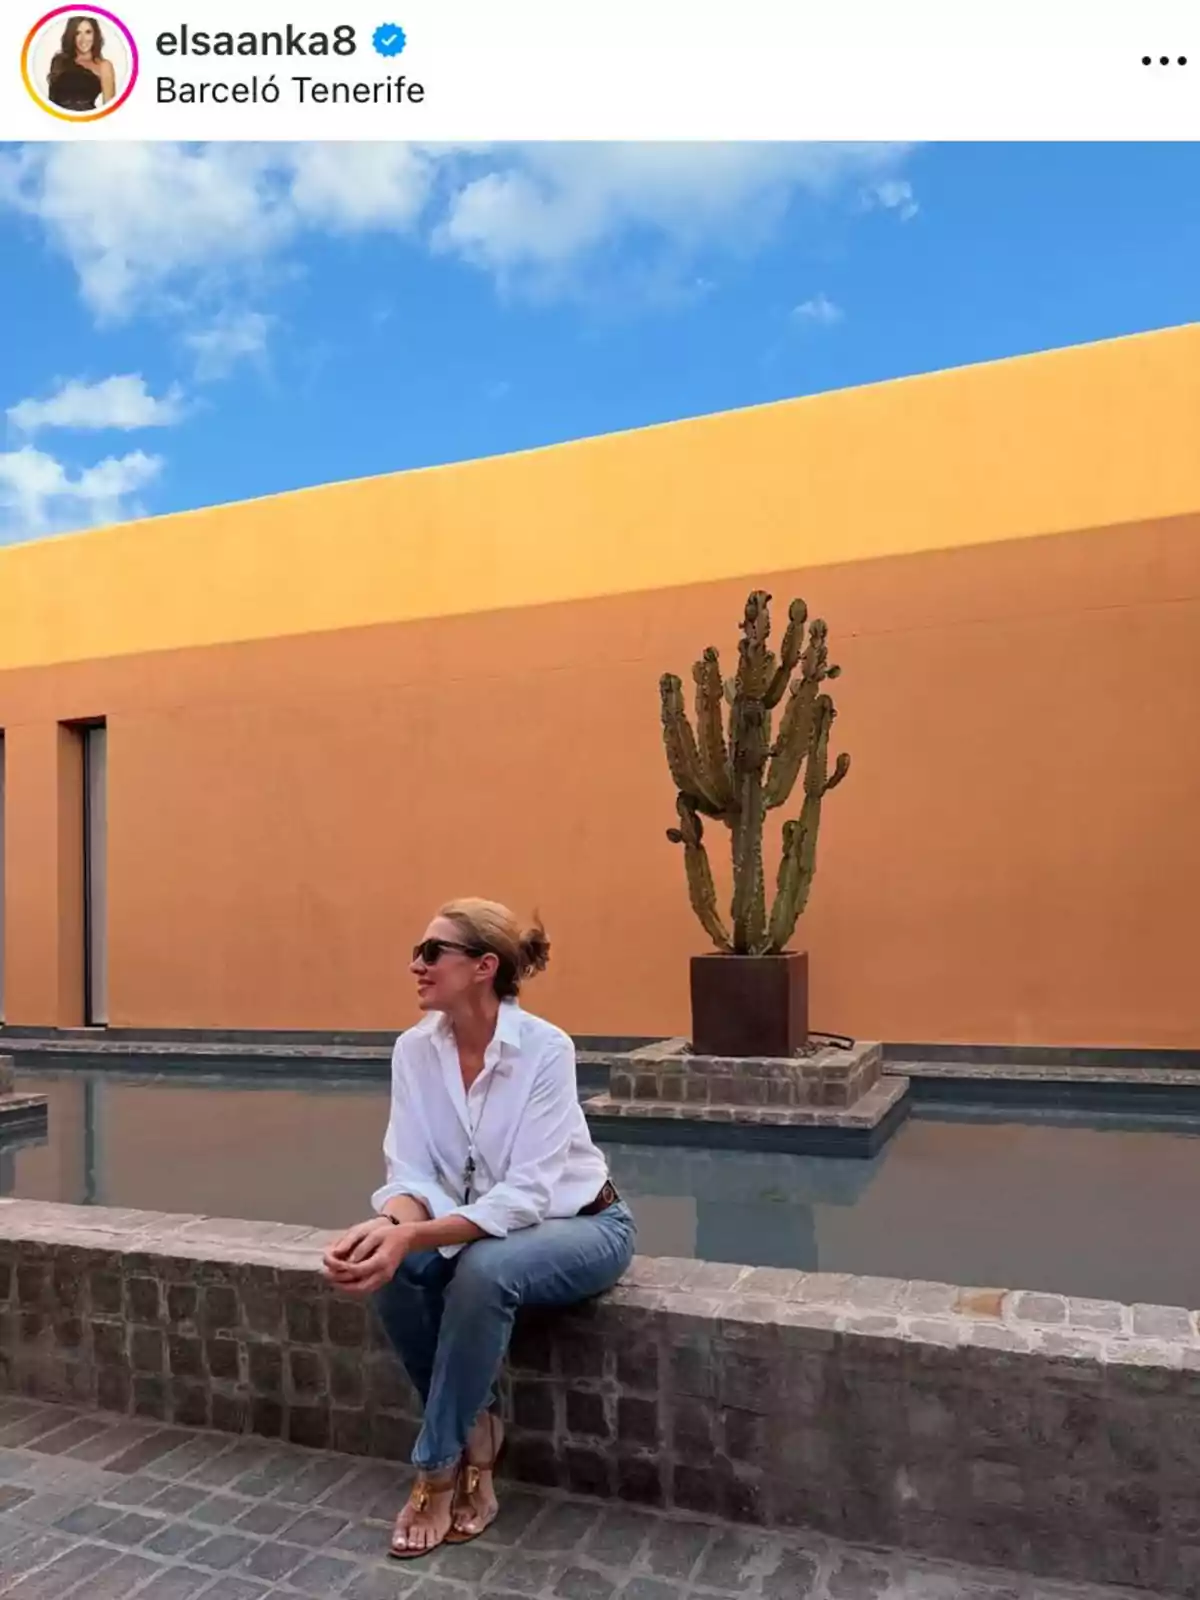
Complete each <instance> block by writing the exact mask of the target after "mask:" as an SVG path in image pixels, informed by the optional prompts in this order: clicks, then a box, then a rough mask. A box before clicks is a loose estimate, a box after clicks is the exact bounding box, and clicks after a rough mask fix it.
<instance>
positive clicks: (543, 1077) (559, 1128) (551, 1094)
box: [451, 1039, 579, 1239]
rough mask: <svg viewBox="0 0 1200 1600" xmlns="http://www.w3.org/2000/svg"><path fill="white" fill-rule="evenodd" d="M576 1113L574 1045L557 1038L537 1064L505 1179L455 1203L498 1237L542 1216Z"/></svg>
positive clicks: (560, 1170) (565, 1153) (457, 1209)
mask: <svg viewBox="0 0 1200 1600" xmlns="http://www.w3.org/2000/svg"><path fill="white" fill-rule="evenodd" d="M578 1115H579V1095H578V1090H577V1088H576V1083H575V1046H574V1045H573V1044H572V1043H571V1041H570V1040H569V1039H562V1040H555V1041H554V1043H553V1044H551V1045H550V1046H549V1047H548V1048H547V1049H546V1050H545V1052H544V1054H543V1055H542V1057H541V1059H540V1061H539V1062H538V1064H537V1067H536V1068H535V1074H534V1080H533V1086H532V1088H531V1089H530V1092H529V1100H528V1102H527V1104H526V1107H525V1111H524V1114H523V1116H522V1118H521V1125H520V1127H519V1128H518V1130H517V1136H516V1139H515V1140H514V1141H513V1147H512V1152H511V1154H510V1156H509V1161H508V1167H507V1170H506V1171H505V1174H504V1177H503V1179H502V1180H501V1181H500V1182H499V1183H497V1184H495V1185H494V1186H493V1187H492V1188H491V1189H489V1190H488V1192H487V1193H486V1194H485V1195H482V1196H481V1197H480V1199H478V1200H476V1201H475V1202H474V1203H473V1204H471V1205H469V1206H454V1207H452V1208H451V1209H452V1210H454V1211H455V1212H456V1213H458V1215H460V1216H464V1217H466V1218H467V1219H468V1220H469V1221H471V1222H473V1223H474V1224H475V1226H476V1227H477V1228H482V1229H483V1231H484V1233H488V1234H491V1236H492V1237H493V1238H495V1239H504V1238H507V1236H508V1235H509V1234H510V1233H514V1232H515V1231H516V1230H517V1229H518V1228H531V1227H533V1225H534V1224H535V1223H538V1222H544V1221H545V1219H546V1216H547V1214H548V1212H549V1209H550V1200H551V1197H552V1195H553V1193H554V1189H555V1186H556V1185H557V1184H558V1182H559V1180H560V1179H561V1178H562V1175H563V1170H564V1168H565V1167H566V1162H567V1156H568V1154H569V1153H570V1149H571V1139H572V1134H573V1132H574V1128H575V1124H576V1122H577V1120H578Z"/></svg>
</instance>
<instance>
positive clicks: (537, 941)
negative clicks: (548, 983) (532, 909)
mask: <svg viewBox="0 0 1200 1600" xmlns="http://www.w3.org/2000/svg"><path fill="white" fill-rule="evenodd" d="M517 948H518V949H519V950H520V953H521V969H520V970H521V976H522V977H523V978H530V977H532V976H533V974H534V973H535V972H545V970H546V967H547V964H548V963H549V960H550V941H549V939H547V937H546V930H545V928H543V927H542V919H541V918H540V917H539V916H537V915H536V914H535V916H534V920H533V926H532V927H531V928H526V930H525V932H524V933H523V934H522V935H521V939H520V943H519V945H518V946H517Z"/></svg>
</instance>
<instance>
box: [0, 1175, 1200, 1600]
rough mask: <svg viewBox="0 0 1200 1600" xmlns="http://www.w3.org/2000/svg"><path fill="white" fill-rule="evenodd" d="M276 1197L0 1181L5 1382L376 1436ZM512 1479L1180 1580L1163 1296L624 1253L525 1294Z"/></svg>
mask: <svg viewBox="0 0 1200 1600" xmlns="http://www.w3.org/2000/svg"><path fill="white" fill-rule="evenodd" d="M328 1237H329V1236H328V1235H327V1234H325V1233H323V1232H320V1231H318V1230H314V1229H305V1228H297V1227H288V1226H285V1225H282V1224H271V1223H254V1222H239V1221H223V1220H219V1219H211V1218H203V1217H175V1216H164V1215H156V1214H148V1213H140V1212H133V1211H120V1210H110V1211H99V1210H97V1211H86V1210H82V1209H79V1208H75V1207H70V1206H47V1205H39V1204H37V1203H34V1202H22V1201H9V1202H5V1203H2V1204H0V1372H2V1380H0V1387H4V1388H6V1389H8V1390H10V1391H14V1392H19V1393H24V1394H28V1395H31V1396H34V1397H40V1398H47V1399H67V1400H72V1401H74V1402H76V1403H80V1404H85V1405H92V1406H96V1405H100V1406H103V1407H105V1408H107V1409H111V1410H117V1411H123V1412H127V1413H132V1414H135V1415H139V1416H144V1417H155V1418H163V1419H165V1420H167V1421H171V1422H176V1423H179V1424H180V1425H184V1426H193V1425H195V1426H215V1427H217V1428H219V1429H222V1430H223V1431H226V1432H230V1433H250V1432H254V1433H258V1434H261V1435H265V1436H269V1437H279V1436H283V1437H286V1438H289V1439H291V1440H292V1441H293V1442H295V1443H301V1444H308V1445H320V1446H330V1445H332V1446H334V1447H335V1448H341V1449H345V1450H349V1451H352V1452H355V1453H360V1454H374V1455H378V1456H384V1457H395V1456H400V1455H403V1454H405V1453H406V1452H407V1450H408V1448H409V1446H410V1444H411V1441H412V1437H413V1433H414V1430H415V1410H416V1408H415V1404H414V1400H413V1396H412V1395H411V1393H410V1392H409V1390H408V1388H407V1385H406V1384H405V1382H404V1381H403V1379H402V1377H401V1375H400V1373H399V1369H398V1367H397V1365H396V1363H395V1361H394V1359H393V1358H392V1356H391V1355H390V1353H389V1352H388V1351H387V1350H386V1349H385V1348H384V1347H383V1344H382V1340H381V1338H380V1335H379V1333H378V1330H377V1329H376V1328H375V1327H374V1325H373V1323H372V1322H371V1320H370V1319H369V1317H368V1316H367V1315H366V1313H365V1311H364V1308H363V1307H362V1306H360V1305H358V1304H357V1303H355V1302H353V1301H349V1300H346V1299H344V1298H342V1297H339V1296H337V1295H335V1294H334V1293H332V1292H331V1291H330V1290H329V1288H328V1287H327V1286H326V1285H324V1284H323V1283H322V1282H321V1281H320V1280H319V1279H318V1278H317V1276H316V1267H317V1263H318V1261H319V1257H320V1251H321V1248H322V1246H323V1244H324V1242H325V1241H326V1239H327V1238H328ZM503 1404H504V1406H505V1409H506V1412H507V1414H508V1417H509V1420H510V1424H511V1457H510V1462H511V1467H512V1470H513V1471H514V1473H515V1474H516V1475H517V1476H520V1477H523V1478H525V1479H527V1480H530V1481H533V1482H536V1483H539V1484H546V1485H549V1486H553V1487H559V1488H566V1489H571V1490H574V1491H576V1492H581V1493H591V1494H601V1495H608V1496H613V1497H616V1498H619V1499H624V1500H628V1501H634V1502H641V1503H647V1504H652V1505H656V1506H664V1507H668V1508H673V1509H677V1510H680V1511H689V1512H694V1513H701V1514H705V1515H717V1516H727V1517H730V1518H732V1519H734V1520H737V1521H742V1522H752V1523H753V1522H758V1523H762V1522H766V1523H771V1524H776V1525H779V1526H784V1527H787V1526H797V1525H807V1526H811V1527H814V1528H816V1529H818V1530H820V1531H822V1532H826V1533H830V1534H836V1535H838V1536H840V1537H846V1538H852V1539H855V1540H858V1541H860V1542H864V1543H880V1544H897V1545H902V1546H907V1547H909V1548H912V1549H914V1550H919V1551H921V1552H924V1553H926V1554H930V1555H936V1556H939V1557H947V1558H952V1559H959V1558H962V1557H964V1556H969V1558H970V1559H972V1560H975V1561H981V1560H982V1561H989V1562H996V1563H997V1564H1000V1565H1007V1566H1010V1567H1017V1568H1022V1569H1024V1570H1030V1571H1036V1572H1039V1573H1042V1574H1045V1575H1049V1576H1056V1577H1063V1578H1074V1579H1091V1580H1094V1581H1101V1582H1108V1583H1132V1584H1140V1585H1143V1586H1159V1587H1162V1588H1165V1589H1171V1590H1180V1591H1182V1592H1192V1588H1193V1586H1194V1574H1195V1572H1196V1570H1197V1566H1198V1563H1200V1537H1197V1533H1196V1520H1195V1477H1196V1472H1197V1470H1198V1469H1200V1434H1198V1431H1197V1424H1196V1418H1197V1408H1198V1406H1200V1331H1198V1328H1197V1320H1196V1315H1195V1313H1194V1312H1193V1311H1192V1310H1191V1309H1189V1308H1186V1307H1161V1306H1122V1305H1117V1304H1115V1303H1110V1302H1104V1301H1094V1300H1071V1299H1067V1298H1064V1297H1061V1296H1056V1295H1047V1294H1035V1293H1031V1292H1029V1291H1021V1290H1008V1289H1001V1288H995V1289H964V1288H956V1287H954V1286H951V1285H943V1284H930V1283H910V1282H905V1281H901V1280H895V1279H879V1278H859V1277H850V1276H845V1275H833V1274H820V1273H817V1274H806V1273H801V1272H788V1271H781V1270H777V1269H772V1268H756V1269H751V1268H746V1267H738V1266H725V1265H721V1264H713V1263H705V1262H696V1261H677V1260H653V1259H640V1260H638V1261H637V1262H636V1263H635V1264H634V1266H633V1268H632V1270H631V1272H630V1274H629V1275H628V1278H627V1280H626V1281H625V1282H624V1283H623V1284H622V1285H621V1286H620V1287H619V1288H618V1289H616V1290H614V1291H613V1293H612V1294H610V1295H608V1296H606V1297H605V1298H604V1299H603V1300H600V1301H597V1302H594V1303H592V1304H589V1305H587V1306H584V1307H579V1308H576V1309H574V1310H572V1311H571V1312H569V1313H555V1314H549V1313H529V1314H526V1315H525V1316H524V1317H523V1318H522V1320H521V1322H520V1324H519V1326H518V1330H517V1336H516V1339H515V1341H514V1345H513V1352H512V1361H511V1370H510V1371H509V1373H508V1374H507V1376H506V1380H505V1383H504V1387H503Z"/></svg>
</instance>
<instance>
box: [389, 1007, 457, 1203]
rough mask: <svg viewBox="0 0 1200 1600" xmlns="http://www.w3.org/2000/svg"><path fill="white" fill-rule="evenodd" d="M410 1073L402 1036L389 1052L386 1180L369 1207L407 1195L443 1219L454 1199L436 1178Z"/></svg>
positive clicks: (410, 1067)
mask: <svg viewBox="0 0 1200 1600" xmlns="http://www.w3.org/2000/svg"><path fill="white" fill-rule="evenodd" d="M411 1070H412V1063H411V1061H410V1059H409V1056H408V1052H407V1051H406V1049H405V1044H404V1035H403V1034H402V1035H401V1036H400V1038H399V1039H397V1040H396V1048H395V1049H394V1050H393V1051H392V1109H391V1113H390V1115H389V1116H388V1125H387V1133H386V1134H385V1135H384V1140H383V1158H384V1163H385V1171H386V1181H385V1182H384V1184H383V1186H382V1188H379V1189H376V1191H375V1193H374V1194H373V1195H372V1196H371V1206H372V1208H373V1209H374V1210H375V1211H382V1210H383V1208H384V1206H385V1205H386V1204H387V1203H388V1201H389V1200H397V1199H399V1197H400V1196H401V1195H407V1196H409V1197H411V1198H412V1199H413V1200H420V1201H421V1202H422V1203H423V1204H424V1206H425V1207H426V1209H427V1210H428V1212H429V1215H430V1216H431V1217H433V1218H438V1217H445V1216H448V1215H449V1213H450V1212H451V1211H453V1210H454V1209H455V1206H454V1198H453V1196H452V1195H449V1194H447V1193H446V1190H445V1189H444V1187H443V1186H442V1183H441V1181H440V1180H439V1178H438V1172H437V1167H436V1165H435V1164H434V1159H433V1155H432V1152H431V1151H430V1149H429V1142H428V1139H427V1137H426V1134H425V1130H424V1127H423V1125H422V1123H421V1119H420V1117H419V1116H418V1114H417V1112H416V1109H415V1107H414V1105H413V1097H412V1083H411V1079H410V1073H411Z"/></svg>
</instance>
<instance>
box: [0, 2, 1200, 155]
mask: <svg viewBox="0 0 1200 1600" xmlns="http://www.w3.org/2000/svg"><path fill="white" fill-rule="evenodd" d="M81 18H82V19H84V23H83V25H82V31H81V25H80V23H79V21H78V19H81ZM91 30H95V32H93V31H91ZM96 33H98V35H99V40H100V46H99V51H98V52H96V53H94V52H93V41H94V39H95V34H96ZM64 44H65V45H66V48H65V49H64ZM0 71H2V72H3V74H4V78H3V82H4V88H3V93H2V94H0V138H3V139H91V140H96V139H119V140H129V139H135V140H155V139H162V140H192V139H203V140H210V139H266V140H272V139H279V140H308V139H383V140H392V139H397V140H420V141H423V142H452V143H464V142H465V143H472V142H476V141H481V142H482V141H489V142H490V141H495V140H526V139H528V140H538V139H638V140H641V139H647V140H653V139H704V140H741V139H748V140H776V139H778V140H794V139H814V140H824V139H830V140H863V141H872V140H884V139H886V140H928V139H941V140H945V139H1020V140H1024V139H1085V140H1095V139H1113V140H1129V139H1194V138H1200V92H1198V90H1200V17H1198V16H1197V14H1196V11H1195V8H1194V6H1184V5H1181V4H1177V3H1165V0H1128V3H1124V4H1114V3H1112V0H1099V3H1097V0H1019V3H1015V4H1014V3H1003V4H1001V3H997V0H987V3H982V0H980V3H974V4H972V3H971V0H957V3H947V0H891V3H882V0H824V3H822V4H821V5H817V4H815V3H813V0H802V3H793V4H786V5H785V4H783V3H781V0H727V3H724V4H721V5H718V4H716V3H715V0H606V3H604V4H603V5H594V6H593V5H585V4H582V3H580V0H505V3H503V4H502V3H500V0H378V3H377V4H375V5H374V6H373V7H364V5H363V4H362V3H361V0H352V3H351V4H350V5H348V6H346V5H344V3H343V0H338V3H336V4H335V3H334V0H325V3H324V4H314V3H311V0H271V3H270V4H265V3H263V0H245V3H242V4H228V3H213V4H210V3H204V4H196V3H192V4H188V3H186V0H107V3H106V5H105V6H103V7H93V8H91V9H89V8H88V7H87V6H86V5H70V6H63V7H56V6H51V7H49V8H45V0H34V4H33V5H27V4H21V3H19V0H7V3H6V4H5V6H4V17H3V20H2V21H0ZM81 74H82V76H81Z"/></svg>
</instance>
